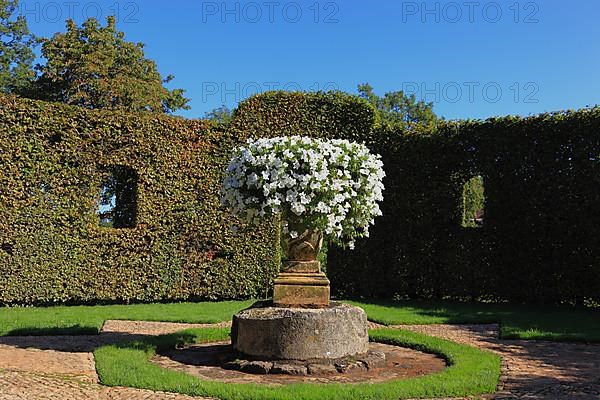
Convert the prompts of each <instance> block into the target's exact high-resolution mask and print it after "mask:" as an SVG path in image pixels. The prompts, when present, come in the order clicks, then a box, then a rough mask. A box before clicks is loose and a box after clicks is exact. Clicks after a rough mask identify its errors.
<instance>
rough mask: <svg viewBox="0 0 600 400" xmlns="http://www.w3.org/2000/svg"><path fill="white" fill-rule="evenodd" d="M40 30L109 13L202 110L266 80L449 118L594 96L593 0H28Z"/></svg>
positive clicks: (268, 85)
mask: <svg viewBox="0 0 600 400" xmlns="http://www.w3.org/2000/svg"><path fill="white" fill-rule="evenodd" d="M21 7H22V12H23V13H24V14H25V15H26V16H27V18H28V21H29V25H30V28H31V29H32V31H33V32H35V33H36V34H38V35H42V36H48V35H51V34H53V33H54V32H57V31H64V20H65V19H66V18H67V17H73V18H74V19H75V20H76V21H77V22H82V21H83V20H84V19H85V18H86V17H89V16H95V17H100V18H101V19H104V18H106V16H107V15H110V14H116V15H117V19H118V26H119V29H120V30H122V31H124V32H125V33H126V38H127V39H128V40H131V41H136V42H137V41H141V42H143V43H145V44H146V48H145V50H146V55H147V56H148V57H150V58H152V59H154V60H156V62H157V64H158V66H159V69H160V71H161V72H162V73H163V75H167V74H173V75H175V80H174V81H173V82H172V87H181V88H184V89H186V90H187V95H188V97H191V99H192V102H191V106H192V109H191V110H189V111H184V112H180V113H178V114H180V115H183V116H186V117H190V118H199V117H202V116H204V113H205V112H206V111H210V110H211V109H213V108H215V107H218V106H220V105H221V104H225V105H227V106H229V107H230V108H231V107H235V105H236V104H237V103H238V102H239V101H240V100H243V99H244V98H246V97H247V96H248V95H251V94H253V93H256V92H261V91H266V90H269V89H288V90H320V89H324V90H328V89H339V90H343V91H347V92H350V93H355V92H356V86H357V84H358V83H360V82H369V83H370V84H371V85H372V86H373V87H374V88H375V91H376V92H377V93H379V94H383V93H385V92H387V91H393V90H402V89H404V90H405V91H406V92H409V93H414V94H415V95H416V96H417V97H419V98H425V99H426V100H427V101H433V102H434V104H435V106H434V110H435V111H436V113H438V115H442V116H444V117H446V118H448V119H457V118H486V117H490V116H496V115H506V114H519V115H529V114H535V113H539V112H543V111H554V110H560V109H568V108H581V107H585V106H588V105H595V104H598V103H600V77H599V71H600V51H599V49H598V43H600V23H599V22H598V21H600V2H599V1H597V0H572V1H565V0H562V1H561V0H538V1H515V0H508V1H506V0H498V1H485V0H482V1H469V0H465V1H403V0H369V1H365V0H363V1H359V0H337V1H327V0H323V1H320V0H308V1H303V0H298V1H286V0H277V1H271V0H265V1H262V0H258V1H196V0H171V1H168V2H167V1H164V0H162V1H161V0H137V1H128V0H108V1H104V0H94V1H87V0H79V1H75V0H55V1H35V0H22V4H21Z"/></svg>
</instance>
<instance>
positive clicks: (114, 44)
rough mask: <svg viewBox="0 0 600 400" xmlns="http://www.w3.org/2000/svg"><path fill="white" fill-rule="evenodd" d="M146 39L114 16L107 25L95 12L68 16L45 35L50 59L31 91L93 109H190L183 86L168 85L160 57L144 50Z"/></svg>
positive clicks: (40, 67)
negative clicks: (120, 26)
mask: <svg viewBox="0 0 600 400" xmlns="http://www.w3.org/2000/svg"><path fill="white" fill-rule="evenodd" d="M143 49H144V45H143V44H142V43H132V42H128V41H126V40H125V34H124V33H123V32H120V31H117V29H116V26H115V17H112V16H111V17H108V18H107V25H106V26H104V27H103V26H101V24H100V23H99V22H98V21H97V20H96V19H94V18H90V19H88V20H87V21H85V22H84V23H83V24H82V26H81V27H78V26H77V25H76V24H75V22H73V20H67V31H66V32H65V33H56V34H55V35H54V36H53V37H52V38H50V39H44V40H43V44H42V55H43V57H44V58H45V59H46V60H47V62H46V64H45V65H38V66H37V67H36V68H37V70H38V71H39V74H40V75H39V77H38V79H37V81H36V82H35V85H34V87H33V90H32V92H31V96H30V97H36V98H39V99H42V100H46V101H55V102H63V103H67V104H73V105H77V106H81V107H85V108H91V109H98V108H102V109H125V110H129V111H151V112H163V113H170V112H173V111H176V110H179V109H189V106H188V102H189V99H186V98H185V97H184V90H183V89H174V90H169V89H167V88H166V87H165V86H164V84H165V83H168V82H170V81H171V80H172V79H173V76H171V75H169V76H168V77H167V78H166V79H163V78H162V77H161V75H160V73H159V72H158V68H157V66H156V63H155V62H154V61H153V60H150V59H147V58H146V57H145V55H144V50H143Z"/></svg>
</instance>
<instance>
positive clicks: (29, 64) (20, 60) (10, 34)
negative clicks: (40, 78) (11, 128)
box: [0, 0, 36, 93]
mask: <svg viewBox="0 0 600 400" xmlns="http://www.w3.org/2000/svg"><path fill="white" fill-rule="evenodd" d="M18 5H19V1H18V0H0V92H2V93H19V92H22V91H23V90H25V88H26V87H28V86H29V85H30V84H31V81H32V80H33V78H34V77H35V72H34V70H33V60H34V59H35V55H34V53H33V49H32V47H33V46H34V45H35V44H36V39H35V37H34V36H33V35H32V34H31V33H30V32H29V28H28V27H27V21H26V20H25V17H23V16H22V15H18V16H15V11H16V10H17V7H18Z"/></svg>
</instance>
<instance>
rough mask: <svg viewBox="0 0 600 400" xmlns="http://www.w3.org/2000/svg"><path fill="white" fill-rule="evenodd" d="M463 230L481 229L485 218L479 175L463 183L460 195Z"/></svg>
mask: <svg viewBox="0 0 600 400" xmlns="http://www.w3.org/2000/svg"><path fill="white" fill-rule="evenodd" d="M462 210H463V213H462V222H461V226H462V227H463V228H481V227H483V221H484V217H485V186H484V182H483V177H482V176H481V175H478V176H474V177H472V178H471V179H469V180H468V181H467V182H465V184H464V186H463V193H462Z"/></svg>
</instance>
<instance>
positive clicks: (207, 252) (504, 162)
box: [0, 92, 600, 304]
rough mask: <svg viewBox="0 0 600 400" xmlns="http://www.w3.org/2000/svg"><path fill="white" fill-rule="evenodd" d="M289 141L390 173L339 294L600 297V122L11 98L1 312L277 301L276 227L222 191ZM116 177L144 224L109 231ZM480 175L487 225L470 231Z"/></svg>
mask: <svg viewBox="0 0 600 400" xmlns="http://www.w3.org/2000/svg"><path fill="white" fill-rule="evenodd" d="M287 134H302V135H307V136H312V137H327V138H348V139H351V140H357V141H361V142H365V143H366V144H367V145H368V146H369V147H370V148H371V149H372V150H373V151H375V152H378V153H380V154H381V155H382V157H383V161H384V163H385V169H386V172H387V175H388V176H387V178H386V180H385V184H386V191H385V193H384V197H385V200H384V203H383V205H382V210H383V213H384V216H383V217H381V218H378V219H377V221H376V224H375V227H374V228H373V229H372V235H371V237H370V238H369V239H368V240H363V241H360V242H359V243H358V244H357V248H356V250H354V251H349V250H341V249H338V248H330V251H329V257H328V263H327V268H328V274H329V276H330V279H331V280H332V285H333V289H334V291H335V292H336V293H337V294H338V295H339V296H351V297H371V298H372V297H381V298H391V297H397V298H458V299H492V300H512V301H527V302H552V303H585V302H590V301H591V302H596V303H598V302H600V249H599V248H598V246H597V243H598V240H597V238H598V237H600V185H599V183H600V162H599V156H600V109H598V108H595V109H590V110H583V111H578V112H567V113H558V114H544V115H540V116H537V117H531V118H516V117H506V118H498V119H491V120H488V121H463V122H447V123H442V124H440V126H439V127H437V128H436V129H433V130H432V129H430V128H421V127H418V126H413V127H412V128H411V130H410V131H405V130H402V129H400V128H394V127H390V126H386V125H384V126H381V125H379V124H377V123H376V117H375V111H374V109H373V108H372V106H371V105H369V104H368V103H367V102H366V101H364V100H362V99H359V98H357V97H355V96H351V95H346V94H342V93H283V92H268V93H265V94H261V95H258V96H254V97H252V98H250V99H248V100H246V101H244V102H242V103H241V104H240V105H239V107H238V109H237V110H236V111H235V113H234V118H233V120H232V121H231V122H230V124H229V125H228V126H225V127H224V126H222V125H212V124H210V123H209V122H207V121H187V120H184V119H180V118H174V117H167V116H160V115H153V114H123V113H119V112H107V111H89V110H83V109H79V108H74V107H69V106H64V105H60V104H48V103H42V102H35V101H29V100H23V99H16V98H13V97H6V96H2V97H0V166H1V167H2V169H1V171H2V174H1V175H0V303H5V304H38V303H65V302H77V303H86V302H97V301H100V302H128V301H157V300H180V299H196V298H202V299H225V298H244V297H254V296H256V297H263V296H265V295H267V294H268V292H269V290H270V288H271V283H272V279H273V277H274V275H275V274H276V270H277V265H278V257H279V256H278V247H277V243H276V237H277V235H276V227H275V225H274V223H273V222H267V223H265V224H264V225H263V226H261V227H258V228H255V227H245V226H242V225H240V224H239V222H238V221H236V220H234V219H233V218H231V217H230V216H229V214H228V213H227V212H226V211H225V210H222V209H221V208H220V206H219V194H218V191H219V188H220V184H221V178H222V174H223V170H224V168H225V165H226V163H227V161H228V159H229V155H230V152H231V150H232V148H233V147H234V146H235V145H237V144H239V143H241V142H242V141H244V140H246V139H247V138H249V137H259V136H260V137H273V136H279V135H287ZM115 170H119V171H134V172H135V174H134V175H135V176H136V178H137V186H136V187H135V193H136V197H137V198H136V207H135V221H134V222H135V223H134V224H132V225H133V226H134V227H132V228H123V229H110V228H102V227H100V226H99V218H98V215H97V214H96V210H97V206H98V201H99V199H100V195H101V186H102V182H105V181H106V178H107V171H115ZM474 176H482V177H483V180H484V184H485V196H486V204H485V221H484V224H483V227H482V228H464V227H462V226H461V222H462V221H463V201H462V198H461V197H462V194H463V184H464V183H465V182H467V181H468V180H469V179H470V178H472V177H474ZM124 221H125V222H126V223H124V224H123V225H130V222H131V221H129V220H127V219H125V220H124ZM231 226H239V227H240V230H239V231H238V232H237V233H236V232H234V231H232V230H231V229H230V228H231Z"/></svg>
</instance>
